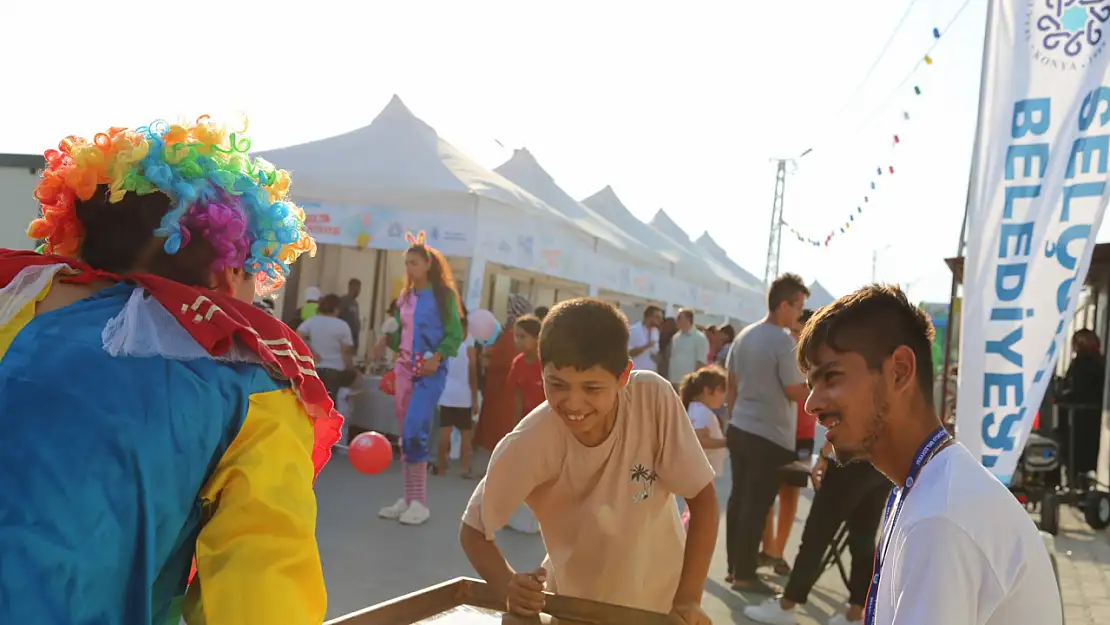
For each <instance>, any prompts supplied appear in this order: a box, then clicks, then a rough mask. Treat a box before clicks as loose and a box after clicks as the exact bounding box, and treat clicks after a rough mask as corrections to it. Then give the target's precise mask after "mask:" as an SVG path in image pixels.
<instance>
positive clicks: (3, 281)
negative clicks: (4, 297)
mask: <svg viewBox="0 0 1110 625" xmlns="http://www.w3.org/2000/svg"><path fill="white" fill-rule="evenodd" d="M61 263H64V264H66V265H69V267H70V268H72V269H73V270H74V271H75V272H76V273H75V274H73V275H59V277H58V279H60V280H61V281H62V282H68V283H71V284H89V283H91V282H94V281H96V280H110V281H116V282H119V281H124V280H126V281H128V282H133V283H135V284H136V285H138V286H141V287H142V288H144V289H146V290H147V292H149V293H150V294H151V295H152V296H153V297H154V298H155V299H156V300H158V302H159V303H161V304H162V306H164V307H165V309H166V310H168V311H169V312H170V313H171V314H172V315H173V316H174V318H175V319H177V322H178V323H180V324H181V327H183V328H185V330H186V331H188V332H189V334H190V335H192V337H193V339H195V340H196V341H197V343H199V344H200V345H201V347H203V348H204V349H205V350H206V351H207V352H208V353H209V354H211V355H212V356H221V355H223V354H225V353H227V351H228V350H229V349H231V346H232V344H233V343H234V341H236V340H238V341H239V342H240V343H241V344H243V345H245V346H246V347H248V348H249V349H251V350H252V351H253V352H254V353H256V354H258V356H259V358H261V359H262V363H263V364H264V365H265V366H266V368H267V369H269V370H271V372H279V373H280V375H281V377H284V378H286V379H288V380H289V381H290V382H291V383H292V385H293V390H294V391H296V393H297V397H298V398H300V401H301V403H302V405H303V406H304V408H305V411H306V412H307V413H308V415H309V418H310V419H312V423H313V429H314V437H315V440H314V444H313V447H312V464H313V467H314V469H315V470H314V472H313V475H314V476H317V475H319V474H320V470H321V469H323V468H324V465H325V464H327V462H328V459H329V458H331V448H332V446H333V445H335V443H337V442H338V441H339V437H340V435H341V434H340V432H341V427H342V425H343V417H341V416H340V415H339V413H338V412H336V411H335V405H334V404H333V403H332V400H331V397H329V396H328V392H327V389H325V388H324V383H323V382H321V381H320V378H319V376H317V375H316V367H315V366H314V365H313V363H312V352H311V351H310V350H309V349H308V346H307V345H305V343H304V341H303V340H301V337H299V336H297V333H296V332H294V331H293V330H291V329H290V328H289V326H287V325H285V324H284V323H282V322H281V321H279V320H277V319H275V318H273V317H271V316H270V315H269V314H267V313H266V312H264V311H262V310H260V309H258V308H256V307H254V306H252V305H251V304H248V303H245V302H240V301H239V300H237V299H235V298H233V297H230V296H227V295H222V294H220V293H216V292H215V291H211V290H209V289H203V288H198V287H190V286H185V285H184V284H181V283H180V282H174V281H172V280H167V279H166V278H160V277H158V276H152V275H149V274H128V275H127V276H126V277H120V276H117V275H113V274H110V273H108V272H104V271H99V270H96V269H93V268H92V267H89V266H88V265H87V264H85V263H83V262H81V261H79V260H76V259H73V258H65V257H62V256H51V255H46V254H38V253H36V252H29V251H21V250H7V249H0V288H3V287H6V286H7V285H8V284H10V283H11V282H12V280H14V279H15V277H16V276H17V275H19V272H21V271H23V270H24V269H25V268H27V267H32V266H41V265H57V264H61Z"/></svg>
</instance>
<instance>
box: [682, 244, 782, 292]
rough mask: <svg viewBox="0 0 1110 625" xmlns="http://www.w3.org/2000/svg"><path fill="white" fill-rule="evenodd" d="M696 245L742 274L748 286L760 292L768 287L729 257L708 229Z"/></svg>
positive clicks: (737, 273)
mask: <svg viewBox="0 0 1110 625" xmlns="http://www.w3.org/2000/svg"><path fill="white" fill-rule="evenodd" d="M694 245H697V246H698V247H699V248H701V249H702V250H704V251H706V252H708V253H709V256H710V257H712V258H713V259H715V260H716V261H717V262H719V263H721V264H722V265H724V266H725V267H728V268H729V269H731V270H732V272H733V273H735V274H736V275H738V276H740V278H742V279H743V280H744V282H745V283H746V284H747V285H748V286H751V287H752V288H754V289H755V290H757V291H760V292H762V291H764V290H765V289H766V288H767V287H766V286H765V285H764V284H763V280H760V279H759V278H757V277H755V275H754V274H752V273H751V272H750V271H748V270H746V269H744V268H743V267H741V266H740V264H739V263H737V262H736V261H734V260H732V258H730V257H729V255H728V252H726V251H725V249H724V248H723V247H721V246H720V245H719V244H718V243H717V242H716V241H715V240H714V239H713V237H712V236H710V235H709V232H708V231H706V232H703V233H701V236H700V237H698V238H697V239H696V240H695V241H694Z"/></svg>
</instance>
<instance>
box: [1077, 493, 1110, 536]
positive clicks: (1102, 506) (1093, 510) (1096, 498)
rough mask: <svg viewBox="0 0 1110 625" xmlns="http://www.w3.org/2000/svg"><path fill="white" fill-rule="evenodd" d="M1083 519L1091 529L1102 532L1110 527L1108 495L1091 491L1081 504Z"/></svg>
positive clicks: (1109, 496)
mask: <svg viewBox="0 0 1110 625" xmlns="http://www.w3.org/2000/svg"><path fill="white" fill-rule="evenodd" d="M1083 517H1084V518H1085V519H1086V520H1087V525H1090V526H1091V529H1096V530H1102V529H1106V528H1107V527H1110V493H1104V492H1102V491H1098V490H1092V491H1089V492H1088V493H1087V500H1086V501H1085V502H1083Z"/></svg>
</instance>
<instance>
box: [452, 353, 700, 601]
mask: <svg viewBox="0 0 1110 625" xmlns="http://www.w3.org/2000/svg"><path fill="white" fill-rule="evenodd" d="M618 402H619V404H618V409H617V420H616V423H615V424H614V427H613V432H612V433H611V434H610V435H609V438H607V439H606V440H605V442H603V443H602V444H601V445H598V446H597V447H586V446H584V445H582V444H581V443H579V442H578V441H577V440H576V439H575V438H574V436H573V435H572V434H571V432H570V430H569V429H568V428H567V427H566V425H565V424H564V423H563V421H562V420H561V419H560V417H559V416H558V415H557V414H555V413H554V412H553V411H552V410H551V409H550V408H549V407H548V405H547V403H546V402H545V403H543V404H540V406H539V407H538V408H536V409H535V410H533V411H532V412H531V414H529V415H528V416H527V417H525V418H524V419H523V420H522V421H521V422H520V423H519V424H517V426H516V428H515V429H514V430H513V431H512V432H510V433H509V435H508V436H506V437H505V438H504V439H502V441H501V442H500V443H499V444H498V445H497V448H496V449H495V450H494V451H493V457H492V458H491V459H490V463H489V470H488V472H487V473H486V477H485V478H484V479H483V480H482V481H481V483H479V484H478V487H477V488H476V489H475V490H474V494H473V495H472V496H471V498H470V503H469V504H468V505H467V508H466V512H465V513H464V514H463V522H464V523H466V524H467V525H469V526H471V527H473V528H474V529H476V530H478V531H480V532H482V533H483V534H485V536H486V538H488V539H489V540H493V538H494V533H495V532H496V531H497V530H499V529H501V528H502V527H504V526H505V523H507V522H508V519H509V517H510V516H511V515H512V514H513V512H514V511H515V510H516V509H517V507H518V506H519V505H520V503H521V502H522V501H523V502H525V503H527V504H528V507H529V508H531V509H532V512H533V513H534V514H535V515H536V519H537V520H538V521H539V523H540V532H541V534H542V535H543V541H544V544H545V545H546V546H547V553H548V556H547V560H546V561H545V562H544V566H545V567H546V568H547V571H548V577H547V579H548V582H547V589H548V590H549V591H551V592H557V593H559V594H563V595H569V596H572V597H580V598H583V599H593V600H595V601H605V602H608V603H613V604H617V605H623V606H629V607H634V608H640V609H644V610H652V611H655V612H662V613H667V612H670V610H671V606H672V603H673V599H674V593H675V591H676V590H677V589H678V579H679V575H680V573H681V571H682V559H683V550H684V548H685V542H686V534H685V532H684V531H683V529H682V523H681V521H680V519H679V515H678V507H677V506H676V504H675V498H674V495H678V496H680V497H683V498H686V499H691V498H693V497H694V496H696V495H697V494H698V493H700V492H701V491H702V489H703V488H705V487H706V486H707V485H708V484H710V483H711V482H712V481H713V468H712V467H711V466H709V462H708V461H707V460H706V457H705V452H703V451H702V448H701V445H700V444H699V443H698V438H697V435H696V434H694V428H693V427H692V426H691V424H690V419H689V418H688V417H687V416H686V411H685V410H684V409H683V407H682V402H681V401H680V400H679V398H678V395H676V394H675V392H674V388H673V387H672V386H671V385H670V383H669V382H667V381H666V380H664V379H663V378H661V377H660V376H659V375H658V374H656V373H654V372H651V371H633V372H632V375H631V377H630V378H629V381H628V385H627V386H626V387H625V388H624V389H623V390H622V391H621V393H620V396H619V400H618Z"/></svg>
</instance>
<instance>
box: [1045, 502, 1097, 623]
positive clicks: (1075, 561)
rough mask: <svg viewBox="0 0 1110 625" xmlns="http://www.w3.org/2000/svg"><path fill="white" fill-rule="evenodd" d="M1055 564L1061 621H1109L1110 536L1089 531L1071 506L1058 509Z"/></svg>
mask: <svg viewBox="0 0 1110 625" xmlns="http://www.w3.org/2000/svg"><path fill="white" fill-rule="evenodd" d="M1056 566H1057V568H1058V569H1059V575H1060V593H1061V595H1062V596H1063V600H1064V620H1065V623H1067V625H1106V624H1107V623H1110V536H1108V535H1106V534H1101V533H1096V532H1094V531H1093V530H1091V529H1090V528H1089V527H1088V526H1087V523H1086V522H1085V521H1084V520H1083V517H1082V515H1081V514H1080V513H1079V512H1078V511H1076V510H1075V509H1074V508H1065V509H1061V511H1060V533H1059V535H1057V537H1056Z"/></svg>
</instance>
